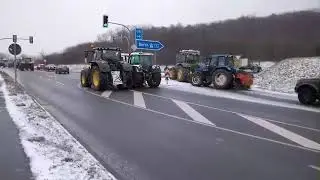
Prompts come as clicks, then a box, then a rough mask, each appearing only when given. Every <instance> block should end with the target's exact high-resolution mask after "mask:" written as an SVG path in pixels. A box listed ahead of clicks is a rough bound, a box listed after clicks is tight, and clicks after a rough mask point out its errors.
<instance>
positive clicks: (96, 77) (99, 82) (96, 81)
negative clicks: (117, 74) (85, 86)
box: [91, 66, 110, 91]
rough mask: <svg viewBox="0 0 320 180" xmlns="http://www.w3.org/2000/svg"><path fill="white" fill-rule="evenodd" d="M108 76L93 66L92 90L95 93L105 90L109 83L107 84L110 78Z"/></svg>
mask: <svg viewBox="0 0 320 180" xmlns="http://www.w3.org/2000/svg"><path fill="white" fill-rule="evenodd" d="M108 75H109V74H108V73H103V72H101V71H100V69H99V67H97V66H94V67H93V68H92V73H91V82H92V85H91V86H92V89H94V90H96V91H103V90H105V89H107V88H108V85H109V83H110V82H108V81H109V78H110V77H108Z"/></svg>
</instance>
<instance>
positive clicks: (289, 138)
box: [11, 71, 320, 180]
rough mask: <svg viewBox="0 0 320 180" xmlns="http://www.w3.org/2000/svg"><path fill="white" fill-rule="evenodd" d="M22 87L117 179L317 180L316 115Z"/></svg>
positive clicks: (216, 101)
mask: <svg viewBox="0 0 320 180" xmlns="http://www.w3.org/2000/svg"><path fill="white" fill-rule="evenodd" d="M11 73H12V72H11ZM19 81H20V83H21V84H22V85H23V86H24V87H25V89H26V91H27V92H28V93H29V94H30V95H32V96H34V97H35V98H36V99H38V101H39V102H40V103H41V105H43V106H44V107H45V108H46V109H47V110H48V111H49V112H50V113H51V114H52V115H53V116H55V117H56V118H57V119H58V120H59V121H60V122H61V123H62V124H63V125H64V126H65V127H66V128H67V129H68V130H69V131H70V132H71V134H73V135H74V136H75V137H76V138H77V139H78V140H79V141H80V142H81V143H82V144H84V145H85V146H86V147H87V148H88V150H89V151H90V152H91V153H92V154H93V155H94V156H95V157H96V158H97V159H98V160H100V161H101V163H102V164H103V165H104V166H105V167H106V168H107V169H108V170H110V171H111V172H112V173H113V174H114V175H115V176H116V177H118V178H119V179H142V180H146V179H155V180H163V179H166V180H170V179H174V180H176V179H183V180H188V179H192V180H194V179H199V180H200V179H201V180H206V179H208V180H212V179H232V180H233V179H246V180H250V179H261V180H262V179H267V180H269V179H281V180H282V179H291V180H295V179H297V180H298V179H310V180H312V179H315V180H316V179H319V173H320V172H319V169H317V167H320V155H319V152H320V145H319V144H318V143H320V122H319V121H320V118H319V117H320V113H319V112H314V111H307V110H301V109H293V108H285V107H278V106H272V105H266V104H260V103H252V102H247V101H240V100H232V99H227V98H224V97H210V96H205V95H200V94H192V93H188V92H181V91H176V90H171V89H168V88H157V89H147V88H143V89H137V90H135V91H115V92H109V91H106V92H95V91H92V90H90V89H83V88H80V86H79V73H71V74H70V75H55V74H54V73H48V72H39V71H35V72H19ZM235 93H236V92H235ZM250 95H251V96H255V94H254V93H252V94H250ZM256 96H259V98H263V97H262V96H261V95H256ZM273 98H274V97H273ZM266 99H267V100H275V99H271V98H268V97H266ZM277 101H282V100H280V99H277ZM283 103H287V104H290V103H292V104H295V103H296V102H293V101H292V102H291V101H290V102H288V100H283Z"/></svg>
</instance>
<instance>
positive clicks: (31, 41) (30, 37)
mask: <svg viewBox="0 0 320 180" xmlns="http://www.w3.org/2000/svg"><path fill="white" fill-rule="evenodd" d="M29 43H30V44H33V36H29Z"/></svg>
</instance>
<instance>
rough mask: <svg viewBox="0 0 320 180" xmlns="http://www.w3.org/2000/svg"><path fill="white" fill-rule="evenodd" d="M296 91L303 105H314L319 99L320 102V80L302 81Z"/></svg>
mask: <svg viewBox="0 0 320 180" xmlns="http://www.w3.org/2000/svg"><path fill="white" fill-rule="evenodd" d="M294 90H295V92H296V93H298V99H299V101H300V102H301V103H302V104H307V105H311V104H314V103H315V102H316V101H317V99H318V100H320V78H313V79H300V80H298V82H297V84H296V87H295V88H294Z"/></svg>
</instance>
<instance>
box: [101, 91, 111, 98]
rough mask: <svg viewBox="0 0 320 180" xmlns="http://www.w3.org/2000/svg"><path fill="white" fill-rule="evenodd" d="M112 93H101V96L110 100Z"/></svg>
mask: <svg viewBox="0 0 320 180" xmlns="http://www.w3.org/2000/svg"><path fill="white" fill-rule="evenodd" d="M111 93H112V91H103V93H101V96H102V97H105V98H109V97H110V95H111Z"/></svg>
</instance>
